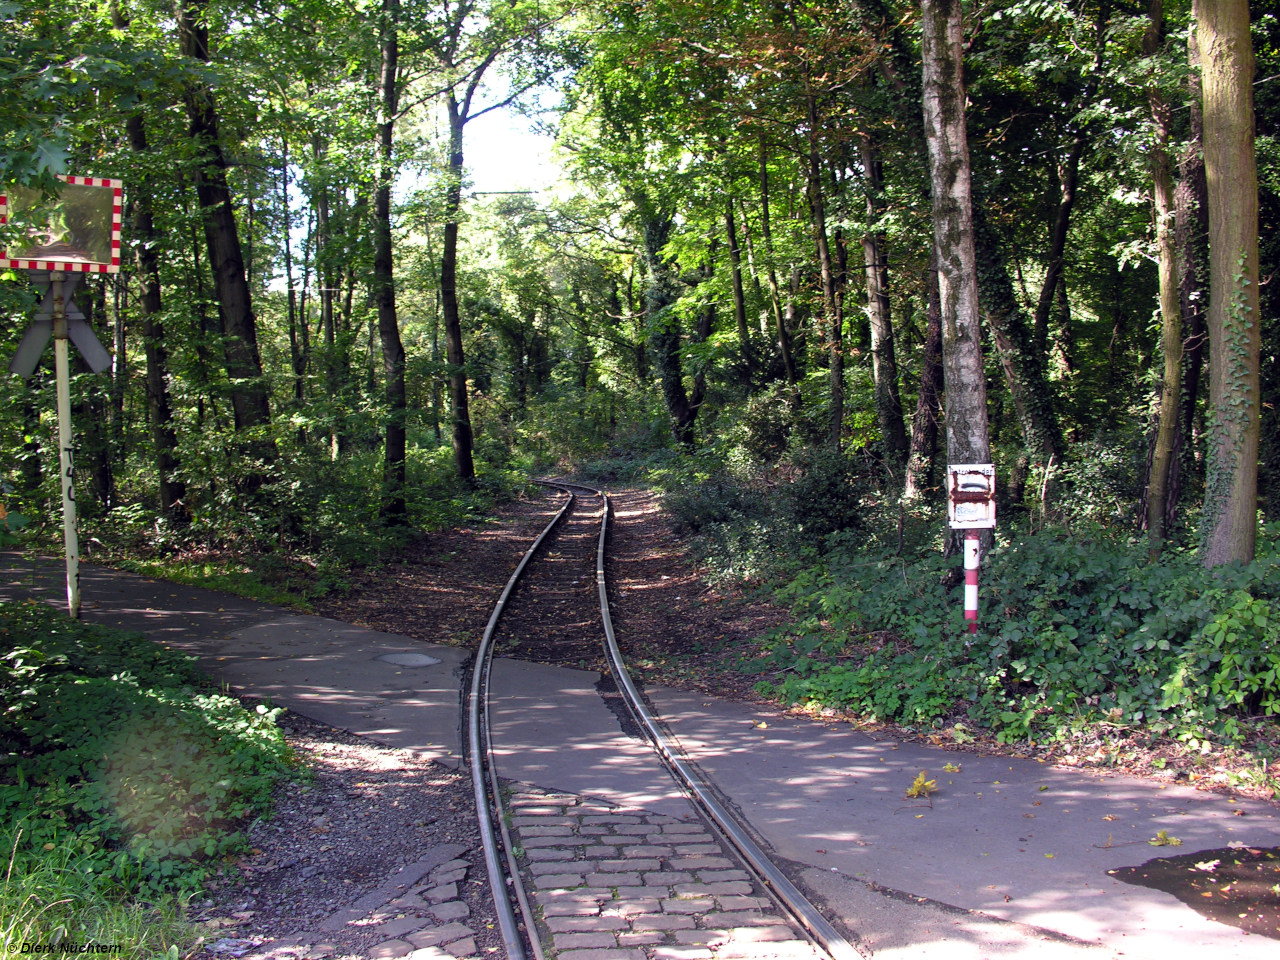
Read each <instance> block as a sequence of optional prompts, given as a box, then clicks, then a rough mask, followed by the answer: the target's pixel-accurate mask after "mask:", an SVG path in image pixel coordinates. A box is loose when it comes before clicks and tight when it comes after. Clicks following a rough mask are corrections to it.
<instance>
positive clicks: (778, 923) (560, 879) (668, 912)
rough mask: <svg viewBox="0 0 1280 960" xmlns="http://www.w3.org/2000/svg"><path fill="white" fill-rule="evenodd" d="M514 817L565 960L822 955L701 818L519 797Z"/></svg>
mask: <svg viewBox="0 0 1280 960" xmlns="http://www.w3.org/2000/svg"><path fill="white" fill-rule="evenodd" d="M508 812H509V813H510V815H511V826H512V828H513V832H514V833H515V835H516V838H517V840H516V842H517V843H518V844H519V845H520V847H521V848H522V849H523V851H524V855H523V859H524V867H525V871H526V875H527V880H528V883H529V887H530V891H531V895H532V897H533V900H534V904H535V907H536V910H537V912H538V914H539V915H540V917H541V921H542V923H543V924H544V925H545V930H544V934H546V935H547V936H549V941H550V945H551V946H553V947H554V949H555V956H556V957H557V960H731V958H732V960H771V958H778V960H820V958H821V956H822V955H821V953H819V952H818V951H816V950H815V949H814V948H813V947H812V946H811V945H810V944H809V943H808V941H806V940H803V939H801V937H800V935H799V933H798V932H797V931H796V930H795V929H794V927H793V926H792V925H791V924H790V923H789V922H788V921H787V920H786V919H785V918H784V917H782V916H780V915H779V913H778V912H777V908H776V907H775V906H774V904H773V901H771V900H770V899H768V898H767V897H766V896H765V895H764V893H763V891H761V890H759V889H758V888H757V887H756V886H755V885H754V884H753V883H752V882H751V880H750V878H749V877H748V874H747V872H746V871H745V870H743V869H742V868H741V867H740V866H739V864H738V863H737V861H736V860H734V859H732V858H731V857H730V856H729V855H728V854H727V853H726V851H725V850H724V849H723V848H722V847H721V844H720V843H719V842H718V840H717V839H716V838H715V837H714V836H713V835H712V834H711V833H710V832H709V831H708V830H707V828H706V826H705V825H704V824H703V823H702V821H701V820H698V819H695V818H693V814H692V810H691V811H690V819H689V820H679V819H676V818H674V817H670V816H665V815H660V814H655V813H651V812H647V811H644V810H634V809H632V810H627V809H621V808H617V807H613V806H611V805H609V804H606V803H603V802H601V801H598V800H592V799H588V798H584V797H578V796H573V795H568V794H559V793H557V794H551V793H544V792H541V791H537V790H533V789H530V788H520V789H519V791H518V792H516V793H515V794H513V796H512V797H511V800H510V804H509V811H508ZM545 942H547V941H546V940H544V943H545Z"/></svg>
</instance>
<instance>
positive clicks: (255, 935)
mask: <svg viewBox="0 0 1280 960" xmlns="http://www.w3.org/2000/svg"><path fill="white" fill-rule="evenodd" d="M281 726H282V728H283V729H284V730H285V733H286V737H287V738H288V740H289V742H290V744H291V745H292V746H293V747H294V749H295V750H297V751H298V753H299V755H300V756H301V757H302V758H303V759H304V761H305V762H306V763H307V765H308V766H309V767H310V769H311V770H312V772H313V773H312V777H311V778H310V779H309V780H304V781H301V782H294V783H288V784H283V785H281V786H280V787H279V788H278V789H277V794H276V809H275V813H274V815H273V816H272V817H271V818H270V819H268V820H260V821H257V822H256V823H254V824H253V825H252V827H251V828H250V830H249V841H250V843H251V845H252V852H251V853H250V854H249V855H248V856H246V857H244V858H243V859H242V860H241V861H240V862H239V863H238V864H237V865H236V869H233V870H228V871H227V872H226V875H224V876H222V877H220V878H218V879H216V880H215V881H214V882H213V883H211V884H210V885H209V886H208V887H207V888H206V893H205V895H204V897H203V899H200V900H197V901H195V902H194V903H193V906H192V919H194V920H195V921H197V922H199V923H200V924H202V925H203V928H204V936H205V943H204V945H203V948H202V952H201V953H199V954H198V955H199V956H202V957H216V956H221V957H240V958H244V960H303V958H317V960H319V958H333V960H395V958H401V957H413V958H414V960H433V958H455V957H493V956H497V955H499V954H500V951H501V938H500V937H499V936H498V935H497V934H496V933H495V921H494V913H493V904H492V901H491V899H490V896H489V885H488V882H487V880H486V878H485V876H484V867H483V858H482V856H481V855H480V851H479V837H478V834H477V831H476V825H475V823H474V815H473V813H472V803H471V789H470V783H469V781H468V780H467V779H466V778H465V777H463V776H461V775H460V774H458V773H456V772H454V771H451V770H447V769H445V768H444V767H442V766H439V765H437V764H435V763H432V762H430V761H426V760H423V759H422V758H420V757H418V756H416V755H415V754H413V753H410V752H408V751H404V750H392V749H388V748H386V747H382V746H379V745H377V744H375V743H373V742H371V741H369V740H365V739H362V738H360V737H355V736H352V735H350V734H348V733H345V732H343V731H340V730H335V729H333V728H331V727H327V726H325V725H323V724H320V723H316V722H314V721H312V720H309V719H307V718H305V717H301V716H298V715H296V714H287V715H285V717H283V718H282V721H281Z"/></svg>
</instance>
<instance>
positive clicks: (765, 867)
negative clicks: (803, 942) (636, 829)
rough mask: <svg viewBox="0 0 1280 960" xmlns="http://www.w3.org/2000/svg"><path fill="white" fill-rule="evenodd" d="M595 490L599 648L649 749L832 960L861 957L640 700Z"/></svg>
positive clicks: (607, 507) (604, 521) (606, 520)
mask: <svg viewBox="0 0 1280 960" xmlns="http://www.w3.org/2000/svg"><path fill="white" fill-rule="evenodd" d="M587 489H590V488H587ZM598 492H599V494H600V496H601V497H602V498H603V499H604V516H603V518H602V519H601V521H600V541H599V545H598V546H597V548H596V589H597V590H598V591H599V594H600V616H601V619H602V620H603V621H604V633H605V649H606V651H607V653H608V656H609V665H610V668H611V669H612V670H613V673H614V680H615V681H617V684H618V688H619V689H620V690H622V692H623V696H624V698H625V700H626V702H627V706H628V708H630V710H631V713H632V715H633V716H634V717H635V718H636V720H637V722H639V723H640V725H641V726H642V727H643V728H644V730H645V732H646V733H648V735H649V739H650V740H651V741H652V742H653V745H654V748H655V749H656V750H657V751H658V754H659V755H660V756H661V757H662V759H663V760H664V761H665V762H666V764H667V767H668V768H669V769H670V770H671V771H672V773H673V774H674V775H675V777H676V779H677V780H679V781H680V783H682V784H683V785H684V786H685V788H686V789H687V790H689V791H690V793H691V794H692V795H693V797H694V798H695V801H696V803H697V804H698V805H699V806H700V807H701V808H702V810H703V812H704V813H705V814H707V815H708V816H709V817H710V818H711V819H712V821H713V822H714V823H715V824H716V826H717V827H719V828H720V831H721V832H722V833H723V834H724V836H725V837H726V838H727V839H728V840H729V842H730V843H732V844H733V846H734V848H735V849H737V851H738V853H739V854H740V855H741V856H742V858H743V860H745V861H746V863H747V864H748V865H749V866H750V867H751V869H752V870H753V871H755V873H756V875H757V876H758V877H759V878H760V879H761V881H763V882H764V884H765V886H766V887H768V888H769V889H770V890H771V891H772V892H773V894H774V897H775V898H776V899H777V900H778V902H779V903H781V904H782V906H783V907H785V908H786V910H787V911H788V912H789V913H790V914H791V915H792V916H793V917H794V918H795V919H796V920H797V921H799V922H800V923H801V925H803V927H804V928H805V929H806V930H807V931H808V932H809V933H810V935H812V936H813V938H814V939H815V940H816V941H817V942H818V944H819V945H820V946H821V947H822V949H824V950H825V951H826V952H827V953H828V954H830V955H831V957H833V958H834V960H862V955H861V954H860V953H859V952H858V951H857V949H856V948H855V947H854V946H853V944H851V943H849V941H848V940H846V939H845V938H844V937H843V936H841V935H840V932H839V931H837V930H836V928H835V927H833V926H832V925H831V922H830V921H829V920H827V918H826V917H824V916H823V915H822V914H821V913H820V912H819V911H818V909H817V907H815V906H814V905H813V904H812V903H810V902H809V898H808V897H806V896H805V895H804V894H803V893H801V892H800V890H799V889H798V888H797V887H796V886H795V884H793V883H792V882H791V881H790V880H789V879H788V878H787V876H786V875H785V874H784V873H783V872H782V871H781V870H779V869H778V867H777V866H776V865H775V864H774V863H773V861H772V860H770V859H769V857H768V855H767V854H766V853H765V852H764V850H762V849H761V848H760V845H759V844H758V843H756V841H755V840H754V839H753V838H752V837H751V836H750V834H749V833H748V832H747V830H746V829H745V828H744V827H743V825H742V824H741V823H739V822H738V820H737V818H735V817H734V816H733V815H732V814H731V813H729V811H728V810H726V809H725V807H724V805H723V804H722V803H720V801H719V800H718V799H716V797H715V796H714V794H713V793H712V792H711V789H710V788H709V787H708V786H707V784H706V782H705V781H704V780H703V779H702V777H701V776H700V775H698V774H697V773H696V772H695V771H694V770H693V768H692V767H691V766H690V765H689V764H688V762H686V761H685V759H684V758H683V757H682V756H681V755H680V753H679V750H678V748H676V747H675V746H674V745H673V744H672V743H671V740H670V738H669V737H668V736H667V735H666V732H665V731H664V730H663V729H662V727H661V726H660V725H659V724H658V721H657V719H656V718H655V717H654V716H653V714H652V712H650V710H649V708H648V706H647V705H646V704H645V702H644V698H643V697H641V695H640V691H639V690H637V689H636V686H635V684H634V683H633V682H632V680H631V674H630V673H629V672H628V671H627V667H626V664H625V663H623V660H622V652H621V651H620V650H619V649H618V641H617V638H616V637H615V635H614V632H613V618H612V617H611V616H610V614H609V594H608V587H607V583H606V581H605V573H604V551H605V541H606V539H607V538H608V535H609V511H610V509H611V506H612V505H611V504H610V502H609V495H608V494H606V493H604V492H603V491H598Z"/></svg>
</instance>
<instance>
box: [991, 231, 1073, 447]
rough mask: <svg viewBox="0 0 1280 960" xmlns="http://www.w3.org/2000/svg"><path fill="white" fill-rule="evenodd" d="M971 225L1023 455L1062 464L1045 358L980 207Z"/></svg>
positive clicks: (1001, 253) (995, 239)
mask: <svg viewBox="0 0 1280 960" xmlns="http://www.w3.org/2000/svg"><path fill="white" fill-rule="evenodd" d="M973 224H974V243H975V247H976V254H977V264H978V291H979V296H980V298H981V302H982V308H983V310H984V312H985V313H986V315H987V318H988V321H989V323H990V326H991V336H992V339H993V340H994V341H995V344H996V354H997V356H998V357H999V359H1000V367H1001V369H1002V370H1003V371H1004V375H1005V382H1006V383H1007V385H1008V387H1009V393H1010V396H1011V397H1012V399H1013V406H1014V409H1015V410H1016V411H1017V414H1018V422H1019V423H1020V424H1021V426H1022V436H1023V441H1024V443H1025V444H1026V448H1027V452H1028V453H1029V455H1030V456H1031V457H1033V458H1035V459H1036V460H1037V461H1039V462H1040V463H1047V462H1048V461H1049V459H1050V458H1053V459H1056V460H1059V461H1061V460H1062V454H1063V446H1062V430H1061V428H1060V427H1059V425H1058V420H1057V416H1056V415H1055V413H1054V409H1053V397H1052V394H1051V393H1050V390H1049V381H1048V378H1047V377H1046V375H1045V358H1044V356H1043V354H1037V352H1036V348H1035V344H1034V343H1033V342H1032V339H1033V336H1032V332H1031V330H1030V329H1029V327H1028V324H1027V318H1026V315H1025V314H1024V313H1023V310H1022V306H1021V304H1019V303H1018V298H1017V295H1016V294H1015V293H1014V289H1013V282H1012V280H1010V278H1009V269H1008V262H1007V260H1006V258H1005V255H1004V251H1003V250H1002V249H1001V247H1000V241H999V238H998V237H997V236H996V234H995V231H994V230H992V229H991V227H990V225H989V224H988V223H987V221H986V218H985V216H984V215H983V211H982V208H981V206H978V207H976V208H975V209H974V211H973Z"/></svg>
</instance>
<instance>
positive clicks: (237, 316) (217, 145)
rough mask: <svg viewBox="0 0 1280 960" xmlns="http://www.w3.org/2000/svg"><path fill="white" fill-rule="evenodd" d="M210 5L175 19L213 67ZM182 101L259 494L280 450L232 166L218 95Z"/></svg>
mask: <svg viewBox="0 0 1280 960" xmlns="http://www.w3.org/2000/svg"><path fill="white" fill-rule="evenodd" d="M207 8H208V3H207V0H178V3H177V5H176V16H177V26H178V40H179V46H180V48H181V50H182V53H183V55H184V56H187V57H190V58H191V59H193V60H196V61H198V62H200V63H208V62H209V59H210V57H209V30H208V27H207V26H206V13H207ZM183 99H184V102H185V104H186V108H187V116H188V120H189V122H190V134H191V139H192V140H193V141H194V142H195V145H196V149H197V151H198V156H199V162H198V163H197V164H195V165H194V166H193V168H192V170H193V177H194V182H195V189H196V198H197V201H198V203H199V204H200V211H201V215H202V220H203V222H204V236H205V245H206V246H207V247H208V250H209V268H210V270H211V271H212V272H213V284H214V296H215V297H216V298H217V300H218V311H219V314H220V315H221V320H222V331H223V334H224V338H223V344H224V362H225V364H226V369H227V376H228V377H229V378H230V380H231V390H230V393H231V407H232V413H233V416H234V419H235V427H236V432H237V433H240V434H250V435H251V436H250V439H249V441H248V442H247V443H246V444H245V452H246V453H247V454H248V455H249V456H250V457H251V458H252V460H253V461H255V462H253V463H252V464H251V465H250V466H249V467H248V468H247V471H246V474H245V476H244V478H243V487H244V488H245V489H246V491H249V492H251V491H253V490H256V489H257V488H258V487H260V486H261V485H262V483H263V481H264V480H265V479H266V469H267V467H268V466H269V465H270V464H272V463H274V462H275V459H276V445H275V441H274V440H273V439H272V438H271V436H270V431H269V428H270V424H271V410H270V405H269V402H268V395H267V384H266V382H265V380H264V379H263V376H262V358H261V356H260V354H259V352H258V329H257V319H256V317H255V316H254V312H253V299H252V297H251V295H250V293H249V282H248V279H247V276H246V273H245V259H244V255H243V251H242V250H241V246H240V234H239V229H238V227H237V225H236V216H235V208H234V206H233V204H232V201H231V189H230V187H229V186H228V184H227V169H228V164H227V160H226V157H225V155H224V154H223V152H222V141H221V139H220V137H219V133H218V113H217V109H216V107H215V105H214V99H213V91H212V90H211V89H210V88H209V87H208V86H207V85H206V84H205V83H203V82H202V81H199V80H196V79H194V78H192V79H189V80H188V81H187V83H186V85H185V87H184V89H183Z"/></svg>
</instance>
